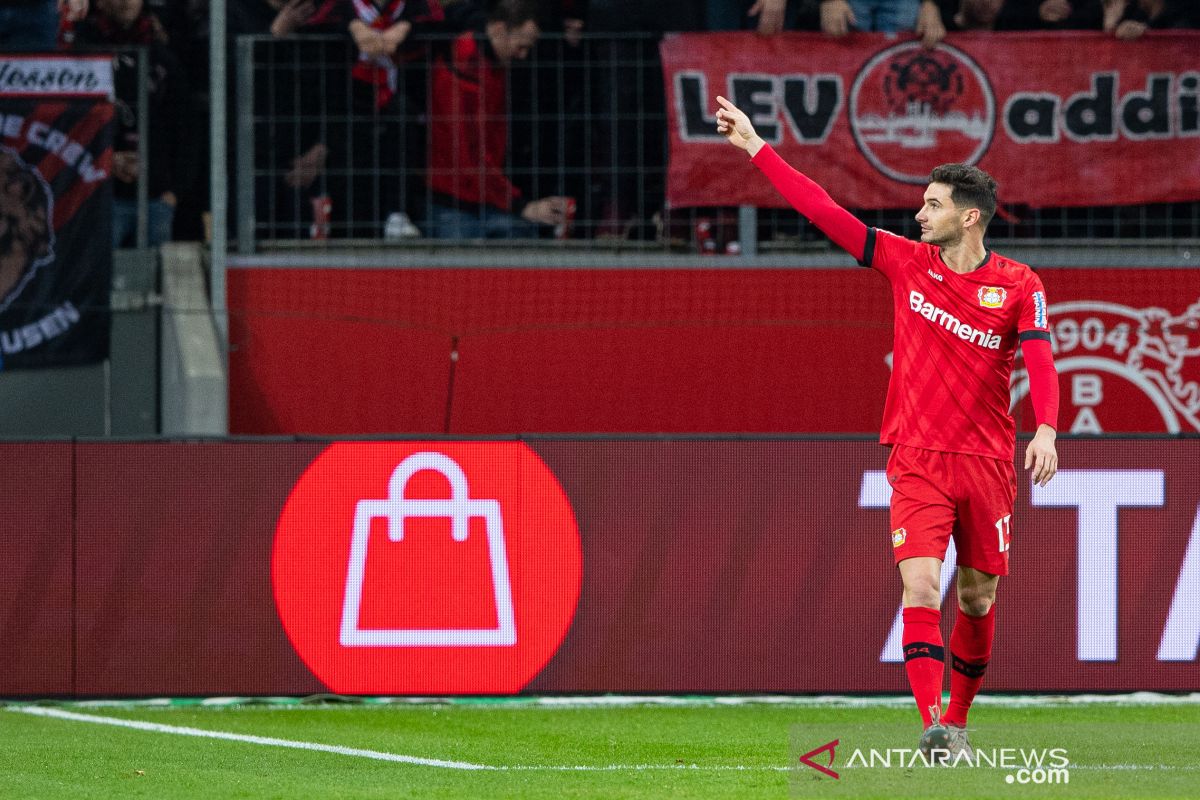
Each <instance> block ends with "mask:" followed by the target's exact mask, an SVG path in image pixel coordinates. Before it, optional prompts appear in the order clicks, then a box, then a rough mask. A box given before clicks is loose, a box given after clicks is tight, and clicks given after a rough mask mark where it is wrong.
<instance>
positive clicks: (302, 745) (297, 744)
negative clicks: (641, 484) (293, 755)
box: [8, 706, 789, 772]
mask: <svg viewBox="0 0 1200 800" xmlns="http://www.w3.org/2000/svg"><path fill="white" fill-rule="evenodd" d="M8 710H9V711H16V712H19V713H21V714H32V715H33V716H36V717H52V718H54V719H65V720H70V721H72V722H91V723H93V724H97V725H115V726H116V727H119V728H133V729H134V730H139V731H150V732H151V733H171V734H175V735H177V736H197V737H200V738H204V739H224V740H226V741H231V742H245V743H247V744H259V745H264V746H266V747H286V748H290V749H292V750H313V751H316V752H319V753H334V754H336V755H341V756H353V757H356V758H371V759H374V760H376V761H394V762H399V763H401V764H416V765H419V766H423V767H440V768H442V769H461V770H490V771H496V772H499V771H503V772H515V771H532V770H537V771H551V772H642V771H647V770H704V771H717V770H721V771H725V770H732V771H738V772H745V771H756V770H770V771H786V770H787V769H789V768H788V767H774V766H765V767H746V766H739V765H725V764H712V765H705V766H702V765H699V764H630V765H623V764H609V765H607V766H542V765H528V766H517V765H514V766H501V767H496V766H491V765H488V764H473V763H470V762H467V761H444V760H442V759H437V758H421V757H419V756H406V755H400V754H397V753H385V752H382V751H380V750H363V749H360V748H357V747H339V746H337V745H332V744H320V743H318V742H301V741H296V740H295V739H276V738H273V737H270V736H252V735H250V734H245V733H229V732H227V731H213V730H206V729H203V728H189V727H185V726H182V725H163V724H161V723H158V722H143V721H141V720H134V719H121V718H119V717H101V716H98V715H95V714H78V713H76V712H74V711H64V710H63V709H61V708H48V707H46V706H9V707H8Z"/></svg>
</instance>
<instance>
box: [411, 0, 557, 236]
mask: <svg viewBox="0 0 1200 800" xmlns="http://www.w3.org/2000/svg"><path fill="white" fill-rule="evenodd" d="M539 33H540V29H539V27H538V23H537V7H536V5H535V4H534V3H533V2H531V0H498V2H496V3H495V5H494V6H493V8H492V9H491V10H490V11H489V12H488V13H487V15H486V16H485V17H482V18H481V19H480V20H479V23H478V24H477V25H476V26H475V27H474V28H473V29H472V30H468V31H466V32H465V33H463V34H462V35H461V36H459V37H458V38H457V39H455V40H454V42H453V43H452V44H451V47H450V52H449V54H448V55H445V56H444V57H442V58H439V59H438V60H436V61H435V63H434V66H433V75H432V86H431V95H430V120H429V131H430V137H429V142H430V147H429V171H428V175H427V176H426V181H427V183H428V186H429V189H430V191H431V192H432V201H433V207H432V209H431V218H430V220H429V233H430V235H432V236H435V237H439V238H468V239H475V238H513V237H532V236H536V235H538V227H537V226H538V225H558V224H561V223H563V222H564V221H565V218H566V212H567V199H566V198H565V197H559V196H551V197H543V198H541V199H539V200H532V201H530V200H526V198H525V197H523V196H522V194H521V191H520V189H518V188H517V187H516V186H515V185H514V184H513V182H512V180H511V179H510V178H509V176H508V175H507V174H506V173H505V169H504V165H505V163H506V161H507V156H508V154H507V150H508V109H507V96H506V95H507V92H506V87H505V83H506V73H507V71H508V69H509V68H510V67H511V65H512V64H513V63H514V62H517V61H522V60H524V59H525V58H526V57H527V56H528V55H529V52H530V50H531V49H532V48H533V46H534V44H535V43H536V42H537V38H538V35H539Z"/></svg>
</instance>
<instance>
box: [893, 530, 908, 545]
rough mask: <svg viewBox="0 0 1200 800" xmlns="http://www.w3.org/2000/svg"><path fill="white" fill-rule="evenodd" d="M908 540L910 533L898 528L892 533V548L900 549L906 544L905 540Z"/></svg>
mask: <svg viewBox="0 0 1200 800" xmlns="http://www.w3.org/2000/svg"><path fill="white" fill-rule="evenodd" d="M907 538H908V531H907V530H905V529H904V528H896V530H894V531H892V547H899V546H900V545H902V544H904V540H905V539H907Z"/></svg>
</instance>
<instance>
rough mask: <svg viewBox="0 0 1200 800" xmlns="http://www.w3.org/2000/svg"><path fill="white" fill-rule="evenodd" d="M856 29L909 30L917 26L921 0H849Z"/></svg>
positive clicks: (881, 31)
mask: <svg viewBox="0 0 1200 800" xmlns="http://www.w3.org/2000/svg"><path fill="white" fill-rule="evenodd" d="M849 2H850V9H851V10H852V11H853V12H854V18H855V19H856V20H858V26H857V27H858V30H860V31H877V32H879V33H898V32H900V31H911V30H913V29H914V28H916V27H917V12H918V11H920V10H921V0H849Z"/></svg>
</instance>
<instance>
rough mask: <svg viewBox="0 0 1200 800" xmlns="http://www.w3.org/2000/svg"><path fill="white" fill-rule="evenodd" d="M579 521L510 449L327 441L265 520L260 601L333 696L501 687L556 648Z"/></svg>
mask: <svg viewBox="0 0 1200 800" xmlns="http://www.w3.org/2000/svg"><path fill="white" fill-rule="evenodd" d="M581 578H582V556H581V553H580V544H579V530H578V527H577V526H576V523H575V516H574V514H573V512H572V510H571V506H570V503H569V502H568V501H567V498H566V495H565V494H564V493H563V490H562V487H561V486H559V484H558V481H557V480H556V479H555V477H554V475H553V474H552V473H551V472H550V470H549V468H547V467H546V465H545V464H544V463H543V462H542V460H541V459H540V458H538V456H537V454H536V453H534V452H533V451H532V450H530V449H529V448H528V447H526V446H525V445H524V444H522V443H520V442H454V443H440V442H339V443H335V444H333V445H330V447H329V448H328V449H326V450H325V451H324V452H322V453H321V455H320V456H318V457H317V458H316V460H314V461H313V463H312V464H310V465H309V467H308V469H307V470H305V472H304V474H303V475H301V476H300V479H299V480H298V481H297V482H296V485H295V487H293V489H292V493H291V495H290V496H289V497H288V500H287V503H286V504H285V505H284V508H283V512H282V513H281V514H280V516H279V523H278V525H277V527H276V532H275V545H274V550H273V554H272V559H271V581H272V585H273V588H274V593H275V606H276V608H277V609H278V611H279V618H280V620H281V621H282V622H283V627H284V630H285V631H286V632H287V635H288V638H289V639H290V640H291V642H292V646H293V647H294V648H295V649H296V652H297V653H298V654H299V655H300V658H301V659H303V661H304V663H305V664H306V665H307V666H308V668H309V669H310V670H312V672H313V674H314V675H316V676H317V677H318V678H319V679H320V680H321V681H322V682H323V683H325V685H327V686H328V687H329V688H330V689H331V690H332V691H334V692H338V693H342V694H509V693H513V692H517V691H519V690H520V689H521V688H522V687H523V686H525V685H526V684H527V683H528V682H529V681H530V680H531V679H532V678H533V677H534V676H535V675H537V673H538V672H539V671H541V669H542V667H544V666H545V665H546V663H547V662H548V661H549V660H550V658H551V656H553V655H554V652H555V651H556V650H557V649H558V646H559V645H560V644H561V643H562V639H563V637H564V636H565V635H566V632H567V628H568V627H569V626H570V624H571V619H572V618H573V616H574V614H575V605H576V602H577V601H578V599H579V587H580V581H581Z"/></svg>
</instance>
